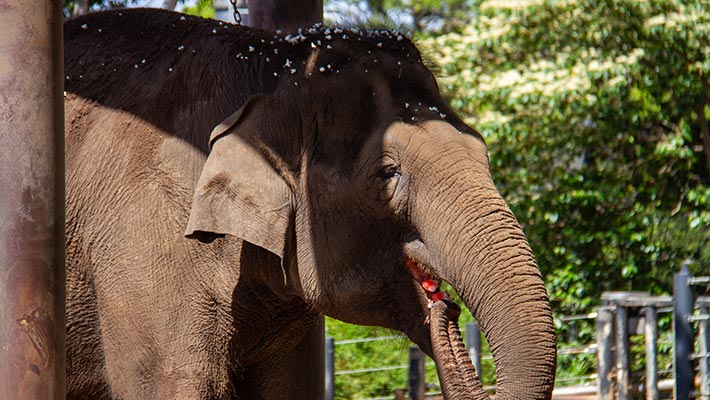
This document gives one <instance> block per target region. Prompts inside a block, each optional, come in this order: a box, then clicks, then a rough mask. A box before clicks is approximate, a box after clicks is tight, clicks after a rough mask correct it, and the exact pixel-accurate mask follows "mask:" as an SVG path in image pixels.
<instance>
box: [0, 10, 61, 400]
mask: <svg viewBox="0 0 710 400" xmlns="http://www.w3.org/2000/svg"><path fill="white" fill-rule="evenodd" d="M61 7H62V3H61V2H59V1H49V0H45V1H25V0H0V26H2V34H1V35H0V399H3V400H6V399H7V400H24V399H33V400H34V399H40V400H43V399H63V398H64V397H65V366H64V364H65V355H64V353H65V346H64V130H63V128H64V116H63V96H62V91H63V89H62V85H63V79H62V76H63V65H62V64H63V60H62V51H63V46H62V9H61Z"/></svg>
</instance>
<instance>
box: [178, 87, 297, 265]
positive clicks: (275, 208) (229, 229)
mask: <svg viewBox="0 0 710 400" xmlns="http://www.w3.org/2000/svg"><path fill="white" fill-rule="evenodd" d="M273 106H274V104H273V98H271V97H267V96H261V95H260V96H255V97H252V98H251V99H249V101H247V103H246V104H245V105H244V106H243V107H242V108H241V109H239V110H238V111H237V112H235V113H234V114H232V115H231V116H230V117H229V118H227V119H226V120H224V121H223V122H222V123H221V124H219V125H218V126H217V127H216V128H214V130H213V131H212V134H211V135H210V147H211V151H210V154H209V156H208V157H207V161H206V163H205V165H204V167H203V169H202V175H201V176H200V178H199V180H198V182H197V188H196V190H195V193H194V196H193V200H192V209H191V210H190V219H189V221H188V224H187V230H186V232H185V235H186V236H187V237H190V238H197V239H201V238H204V237H213V236H214V235H220V236H221V235H233V236H236V237H238V238H240V239H242V240H245V241H247V242H250V243H253V244H255V245H257V246H260V247H263V248H265V249H267V250H269V251H270V252H272V253H274V254H276V255H278V256H279V257H282V258H283V254H284V248H285V246H286V239H287V235H289V229H290V228H289V227H290V225H291V218H292V215H293V207H292V202H291V198H292V192H291V188H292V186H290V185H289V183H292V182H293V177H292V176H290V170H289V169H288V168H287V167H285V165H287V163H286V161H285V160H284V159H283V157H282V156H281V155H280V154H279V151H275V150H274V149H275V148H279V150H281V151H283V150H284V149H283V147H284V146H283V143H282V142H283V138H287V137H289V135H288V132H284V130H285V129H288V124H284V123H279V120H283V119H284V118H285V115H283V114H287V113H288V112H287V111H286V112H284V113H283V114H282V115H280V116H276V115H274V114H279V113H280V112H281V111H284V110H283V109H280V110H279V108H276V110H278V111H277V112H274V110H275V109H274V108H273ZM266 115H268V116H269V117H273V118H266V117H265V116H266ZM291 126H293V124H291ZM291 129H293V128H291ZM290 136H291V137H292V138H293V137H297V135H290ZM289 178H290V179H289ZM287 181H288V182H289V183H287ZM205 234H207V235H205Z"/></svg>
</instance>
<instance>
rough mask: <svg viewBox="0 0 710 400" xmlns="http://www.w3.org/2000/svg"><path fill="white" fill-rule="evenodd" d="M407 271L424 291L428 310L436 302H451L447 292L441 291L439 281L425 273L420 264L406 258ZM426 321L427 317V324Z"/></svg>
mask: <svg viewBox="0 0 710 400" xmlns="http://www.w3.org/2000/svg"><path fill="white" fill-rule="evenodd" d="M407 269H409V272H410V273H411V274H412V276H414V278H415V279H416V280H417V282H419V284H420V285H421V287H422V289H424V294H426V297H427V300H428V302H429V308H431V306H432V305H433V304H434V303H436V302H437V301H441V300H451V296H450V295H449V294H448V293H447V292H442V291H441V280H440V279H438V278H436V277H434V276H432V275H430V274H428V273H427V272H425V271H424V268H423V266H422V264H421V263H419V262H418V261H416V260H413V259H411V258H408V259H407ZM428 319H429V318H428V317H427V322H428Z"/></svg>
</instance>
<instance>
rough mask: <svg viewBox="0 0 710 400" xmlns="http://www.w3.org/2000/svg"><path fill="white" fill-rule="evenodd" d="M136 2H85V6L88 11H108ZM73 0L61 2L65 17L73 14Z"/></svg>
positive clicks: (110, 0)
mask: <svg viewBox="0 0 710 400" xmlns="http://www.w3.org/2000/svg"><path fill="white" fill-rule="evenodd" d="M135 2H136V0H87V5H88V7H89V10H96V9H103V10H105V9H109V8H120V7H126V6H128V5H131V4H134V3H135ZM75 3H77V2H75V1H74V0H64V1H63V12H64V16H65V17H69V16H71V15H73V14H74V7H75V6H76V5H75Z"/></svg>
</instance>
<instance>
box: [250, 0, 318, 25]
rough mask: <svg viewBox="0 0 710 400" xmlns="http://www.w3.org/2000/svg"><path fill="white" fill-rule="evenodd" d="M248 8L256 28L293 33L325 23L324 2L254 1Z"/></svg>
mask: <svg viewBox="0 0 710 400" xmlns="http://www.w3.org/2000/svg"><path fill="white" fill-rule="evenodd" d="M248 7H249V26H252V27H255V28H261V29H268V30H277V29H280V30H282V31H284V32H293V31H296V30H297V29H298V28H299V27H300V28H307V27H309V26H311V25H313V24H315V23H316V22H323V0H254V1H250V2H248Z"/></svg>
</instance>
